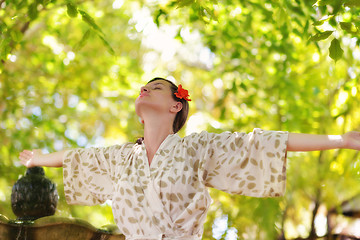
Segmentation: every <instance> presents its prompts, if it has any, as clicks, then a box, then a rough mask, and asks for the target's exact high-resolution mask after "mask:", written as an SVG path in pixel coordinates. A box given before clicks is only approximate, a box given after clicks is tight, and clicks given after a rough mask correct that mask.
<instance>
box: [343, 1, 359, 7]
mask: <svg viewBox="0 0 360 240" xmlns="http://www.w3.org/2000/svg"><path fill="white" fill-rule="evenodd" d="M344 6H345V7H350V8H351V7H360V1H359V0H349V1H347V2H346V3H345V4H344Z"/></svg>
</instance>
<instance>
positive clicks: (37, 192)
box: [11, 167, 58, 221]
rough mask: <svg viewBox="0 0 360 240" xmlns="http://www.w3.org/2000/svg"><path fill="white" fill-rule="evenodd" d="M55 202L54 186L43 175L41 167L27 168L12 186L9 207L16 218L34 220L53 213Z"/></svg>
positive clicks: (55, 191) (55, 192) (56, 194)
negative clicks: (23, 174)
mask: <svg viewBox="0 0 360 240" xmlns="http://www.w3.org/2000/svg"><path fill="white" fill-rule="evenodd" d="M57 202H58V193H57V190H56V186H55V184H54V183H53V182H52V181H50V180H49V179H48V178H46V177H45V172H44V169H43V168H42V167H33V168H29V169H27V171H26V173H25V176H24V177H22V178H20V179H19V180H18V181H17V182H16V183H15V184H14V186H13V188H12V193H11V207H12V210H13V212H14V214H15V215H16V216H17V217H18V220H22V221H26V220H30V221H34V220H35V219H38V218H41V217H45V216H51V215H54V214H55V210H56V205H57Z"/></svg>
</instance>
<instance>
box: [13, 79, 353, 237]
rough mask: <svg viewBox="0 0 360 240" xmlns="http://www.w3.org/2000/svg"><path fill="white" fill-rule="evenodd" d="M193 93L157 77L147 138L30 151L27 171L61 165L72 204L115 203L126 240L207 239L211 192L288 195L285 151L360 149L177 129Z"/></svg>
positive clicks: (145, 98)
mask: <svg viewBox="0 0 360 240" xmlns="http://www.w3.org/2000/svg"><path fill="white" fill-rule="evenodd" d="M188 101H191V100H190V99H189V96H188V93H187V90H184V89H182V87H181V85H179V87H177V86H176V85H174V84H173V83H172V82H170V81H168V80H166V79H162V78H155V79H153V80H151V81H150V82H148V83H147V84H146V86H144V87H142V88H141V92H140V95H139V97H138V98H137V99H136V101H135V106H136V113H137V115H138V116H139V117H140V118H141V121H142V123H143V124H144V138H142V139H139V140H138V141H137V142H136V143H126V144H122V145H115V146H110V147H104V148H88V149H72V150H64V151H60V152H55V153H50V154H42V153H41V151H40V150H33V151H28V150H24V151H23V152H22V153H20V160H21V162H22V164H24V165H25V166H26V167H33V166H47V167H61V166H63V173H64V188H65V195H66V200H67V202H68V203H69V204H86V205H94V204H100V203H103V202H104V201H106V200H108V199H110V200H112V209H113V214H114V218H115V221H116V223H117V225H118V227H119V229H120V231H121V232H123V233H124V235H125V236H126V239H201V236H202V233H203V223H204V221H205V218H206V213H207V210H208V208H209V206H210V203H211V199H210V196H209V194H208V190H207V188H208V187H214V188H217V189H220V190H223V191H226V192H228V193H236V194H243V195H247V196H254V197H276V196H281V195H283V194H284V191H285V178H286V176H285V170H286V169H285V165H286V164H285V162H286V152H287V151H314V150H326V149H334V148H349V149H356V150H360V133H359V132H348V133H346V134H344V135H333V136H330V135H310V134H294V133H288V132H279V131H263V130H261V129H254V131H253V132H252V133H249V134H244V133H238V132H235V133H230V132H224V133H221V134H213V133H208V132H205V131H203V132H201V133H193V134H191V135H189V136H186V137H184V138H180V137H179V136H178V135H177V134H176V132H178V131H179V130H180V129H181V127H182V126H183V125H184V123H185V121H186V118H187V114H188Z"/></svg>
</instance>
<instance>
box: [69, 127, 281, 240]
mask: <svg viewBox="0 0 360 240" xmlns="http://www.w3.org/2000/svg"><path fill="white" fill-rule="evenodd" d="M287 139H288V133H287V132H278V131H263V130H261V129H254V131H253V132H251V133H249V134H245V133H238V132H235V133H230V132H224V133H221V134H214V133H208V132H205V131H203V132H201V133H193V134H191V135H189V136H186V137H184V138H180V137H179V136H178V135H177V134H171V135H169V136H167V138H166V139H165V140H164V141H163V142H162V144H161V145H160V147H159V149H158V150H157V152H156V154H155V156H154V158H153V160H152V162H151V165H150V166H149V163H148V159H147V154H146V149H145V146H144V143H143V144H141V145H139V144H135V143H126V144H123V145H115V146H110V147H103V148H87V149H81V148H79V149H73V150H69V151H67V152H66V153H65V155H64V162H63V163H64V165H63V169H64V170H63V173H64V188H65V189H64V190H65V195H66V200H67V202H68V203H69V204H84V205H94V204H100V203H104V202H105V201H106V200H108V199H109V200H112V210H113V214H114V218H115V221H116V224H117V225H118V227H119V230H120V231H121V232H122V233H123V234H124V235H125V236H126V239H131V240H135V239H153V240H155V239H156V240H160V239H178V240H180V239H184V240H185V239H187V240H189V239H190V240H191V239H201V237H202V233H203V223H204V221H205V218H206V213H207V210H208V208H209V206H210V203H211V198H210V196H209V193H208V187H212V188H216V189H219V190H222V191H225V192H228V193H232V194H243V195H247V196H253V197H277V196H281V195H283V193H284V191H285V182H286V181H285V179H286V148H287Z"/></svg>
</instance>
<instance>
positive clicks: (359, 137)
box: [287, 131, 360, 152]
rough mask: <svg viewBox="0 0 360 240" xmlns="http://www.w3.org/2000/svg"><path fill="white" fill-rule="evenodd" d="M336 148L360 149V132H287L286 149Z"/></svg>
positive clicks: (300, 150) (313, 149)
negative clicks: (333, 133) (338, 133)
mask: <svg viewBox="0 0 360 240" xmlns="http://www.w3.org/2000/svg"><path fill="white" fill-rule="evenodd" d="M336 148H347V149H354V150H360V132H355V131H352V132H347V133H345V134H343V135H313V134H303V133H289V140H288V146H287V151H299V152H302V151H319V150H328V149H336Z"/></svg>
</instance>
